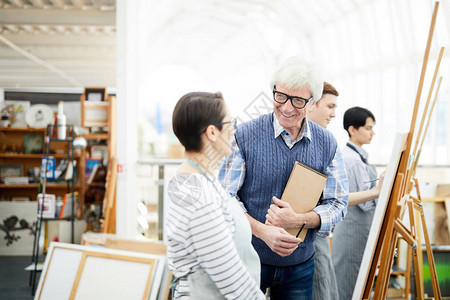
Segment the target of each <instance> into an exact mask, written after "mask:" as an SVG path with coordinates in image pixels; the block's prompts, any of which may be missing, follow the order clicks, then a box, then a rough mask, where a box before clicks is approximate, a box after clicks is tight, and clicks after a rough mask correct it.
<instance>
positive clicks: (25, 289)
mask: <svg viewBox="0 0 450 300" xmlns="http://www.w3.org/2000/svg"><path fill="white" fill-rule="evenodd" d="M30 264H31V257H30V256H0V299H8V300H19V299H20V300H28V299H33V298H34V297H33V296H32V295H31V289H32V288H31V285H30V284H29V280H30V272H29V271H25V267H27V266H29V265H30ZM37 274H38V276H37V279H36V286H37V284H38V282H39V275H40V272H38V273H37Z"/></svg>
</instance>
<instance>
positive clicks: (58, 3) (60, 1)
mask: <svg viewBox="0 0 450 300" xmlns="http://www.w3.org/2000/svg"><path fill="white" fill-rule="evenodd" d="M50 2H51V3H52V5H53V6H54V7H56V8H60V9H62V8H64V4H65V3H64V0H50Z"/></svg>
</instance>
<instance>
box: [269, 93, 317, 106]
mask: <svg viewBox="0 0 450 300" xmlns="http://www.w3.org/2000/svg"><path fill="white" fill-rule="evenodd" d="M272 92H273V100H274V101H275V102H277V103H280V104H285V103H286V102H287V101H288V100H291V104H292V106H293V107H295V108H298V109H301V108H304V107H305V106H306V104H308V102H309V101H311V100H312V99H313V97H312V96H311V98H309V99H305V98H302V97H295V96H289V95H287V94H285V93H282V92H279V91H277V90H273V91H272ZM276 93H278V94H281V95H283V96H285V97H286V100H285V101H278V100H277V99H276V98H275V94H276ZM294 99H300V100H302V101H305V104H304V105H303V106H302V107H299V106H296V105H294Z"/></svg>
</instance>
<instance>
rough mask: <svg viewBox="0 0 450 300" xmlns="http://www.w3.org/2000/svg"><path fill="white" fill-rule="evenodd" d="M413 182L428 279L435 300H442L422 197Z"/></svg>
mask: <svg viewBox="0 0 450 300" xmlns="http://www.w3.org/2000/svg"><path fill="white" fill-rule="evenodd" d="M414 182H415V186H416V191H417V199H415V198H413V197H412V199H413V202H414V207H415V208H416V209H417V210H418V212H419V213H420V220H421V224H422V229H423V236H424V239H425V246H426V251H427V258H428V265H429V266H430V277H431V284H432V286H433V294H434V298H435V299H437V300H441V299H442V296H441V290H440V288H439V282H438V279H437V274H436V265H435V263H434V256H433V251H432V249H431V243H430V238H429V236H428V230H427V224H426V222H425V214H424V211H423V205H422V197H421V196H420V190H419V182H418V180H417V178H414ZM421 275H422V274H421ZM422 283H423V279H422ZM422 295H423V293H422Z"/></svg>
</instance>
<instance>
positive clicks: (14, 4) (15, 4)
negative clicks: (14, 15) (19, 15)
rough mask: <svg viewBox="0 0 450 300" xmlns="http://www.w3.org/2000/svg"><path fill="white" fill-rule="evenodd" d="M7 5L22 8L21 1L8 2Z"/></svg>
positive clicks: (22, 2)
mask: <svg viewBox="0 0 450 300" xmlns="http://www.w3.org/2000/svg"><path fill="white" fill-rule="evenodd" d="M9 3H11V4H12V5H13V6H15V7H19V8H22V7H23V6H24V1H23V0H9Z"/></svg>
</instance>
